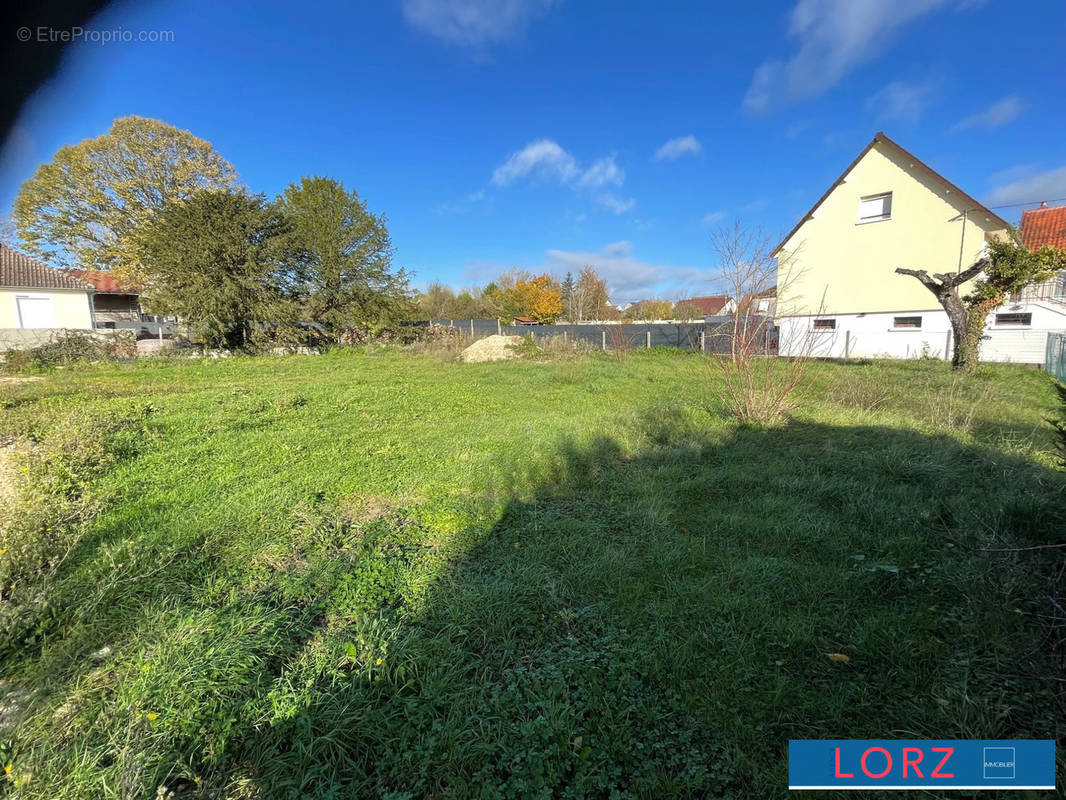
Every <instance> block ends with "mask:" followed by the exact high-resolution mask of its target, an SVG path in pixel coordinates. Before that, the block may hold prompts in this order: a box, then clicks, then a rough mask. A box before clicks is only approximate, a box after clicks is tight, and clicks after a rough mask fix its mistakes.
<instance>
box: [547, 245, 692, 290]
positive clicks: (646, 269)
mask: <svg viewBox="0 0 1066 800" xmlns="http://www.w3.org/2000/svg"><path fill="white" fill-rule="evenodd" d="M547 257H548V260H547V262H546V263H545V264H544V265H543V266H541V267H540V268H538V270H537V271H538V272H539V271H546V272H550V273H553V274H555V275H563V274H565V273H567V272H572V273H575V274H576V273H577V272H579V271H580V270H581V268H582V267H584V266H585V265H589V266H591V267H593V268H594V269H595V270H596V271H597V272H598V273H599V274H600V275H601V276H603V277H604V278H605V279H606V280H607V285H608V286H609V287H610V295H611V302H614V303H627V302H634V301H636V300H641V299H645V298H649V297H653V296H662V295H663V294H665V293H670V292H673V293H675V294H677V293H678V292H681V291H683V290H685V289H696V290H700V289H703V288H705V287H706V284H707V282H708V280H709V278H710V272H709V270H700V269H695V268H693V267H673V266H668V265H664V264H652V263H649V262H647V261H641V260H640V259H638V258H636V257H635V256H634V254H633V244H632V243H631V242H628V241H621V242H613V243H611V244H608V245H605V246H604V247H603V249H601V250H599V251H598V252H590V251H579V250H549V251H548V254H547Z"/></svg>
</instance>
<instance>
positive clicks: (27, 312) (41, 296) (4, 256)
mask: <svg viewBox="0 0 1066 800" xmlns="http://www.w3.org/2000/svg"><path fill="white" fill-rule="evenodd" d="M92 292H93V287H92V286H91V285H90V284H88V283H86V282H85V281H82V280H80V279H78V278H76V277H74V276H73V275H71V274H70V273H69V272H64V271H62V270H58V269H53V268H52V267H49V266H48V265H47V264H43V263H41V262H40V261H37V260H36V259H33V258H30V257H29V256H27V255H24V254H23V253H20V252H19V251H18V250H14V249H12V248H10V247H8V246H6V245H0V330H37V331H41V330H57V329H74V330H91V329H92V327H93V311H92ZM15 338H18V337H15Z"/></svg>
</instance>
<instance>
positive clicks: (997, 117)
mask: <svg viewBox="0 0 1066 800" xmlns="http://www.w3.org/2000/svg"><path fill="white" fill-rule="evenodd" d="M1023 108H1024V104H1023V103H1022V99H1021V98H1020V97H1018V95H1016V94H1012V95H1008V96H1007V97H1004V98H1003V99H1002V100H997V101H996V102H995V103H993V104H992V105H990V106H989V107H988V108H986V109H985V110H984V111H979V112H978V113H976V114H974V115H973V116H969V117H967V118H966V119H964V120H960V121H959V122H957V123H955V125H954V126H952V128H951V130H952V131H962V130H966V129H967V128H998V127H999V126H1000V125H1006V124H1007V123H1008V122H1012V121H1014V120H1015V119H1017V118H1018V115H1019V114H1021V113H1022V109H1023Z"/></svg>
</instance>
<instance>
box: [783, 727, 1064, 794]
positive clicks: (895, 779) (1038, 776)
mask: <svg viewBox="0 0 1066 800" xmlns="http://www.w3.org/2000/svg"><path fill="white" fill-rule="evenodd" d="M788 788H789V789H1013V790H1018V789H1054V788H1055V742H1054V740H1052V739H944V740H937V739H792V740H790V741H789V743H788Z"/></svg>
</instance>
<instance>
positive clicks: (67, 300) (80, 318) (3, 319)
mask: <svg viewBox="0 0 1066 800" xmlns="http://www.w3.org/2000/svg"><path fill="white" fill-rule="evenodd" d="M27 295H29V296H31V297H47V298H48V299H49V300H50V301H51V304H52V312H53V314H54V315H55V325H56V328H72V329H81V330H86V329H91V328H92V327H93V316H92V307H91V304H90V301H89V293H88V292H80V291H77V290H68V289H7V288H5V289H0V329H3V328H20V327H22V326H21V325H19V314H18V302H17V301H18V298H19V297H20V296H27Z"/></svg>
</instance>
